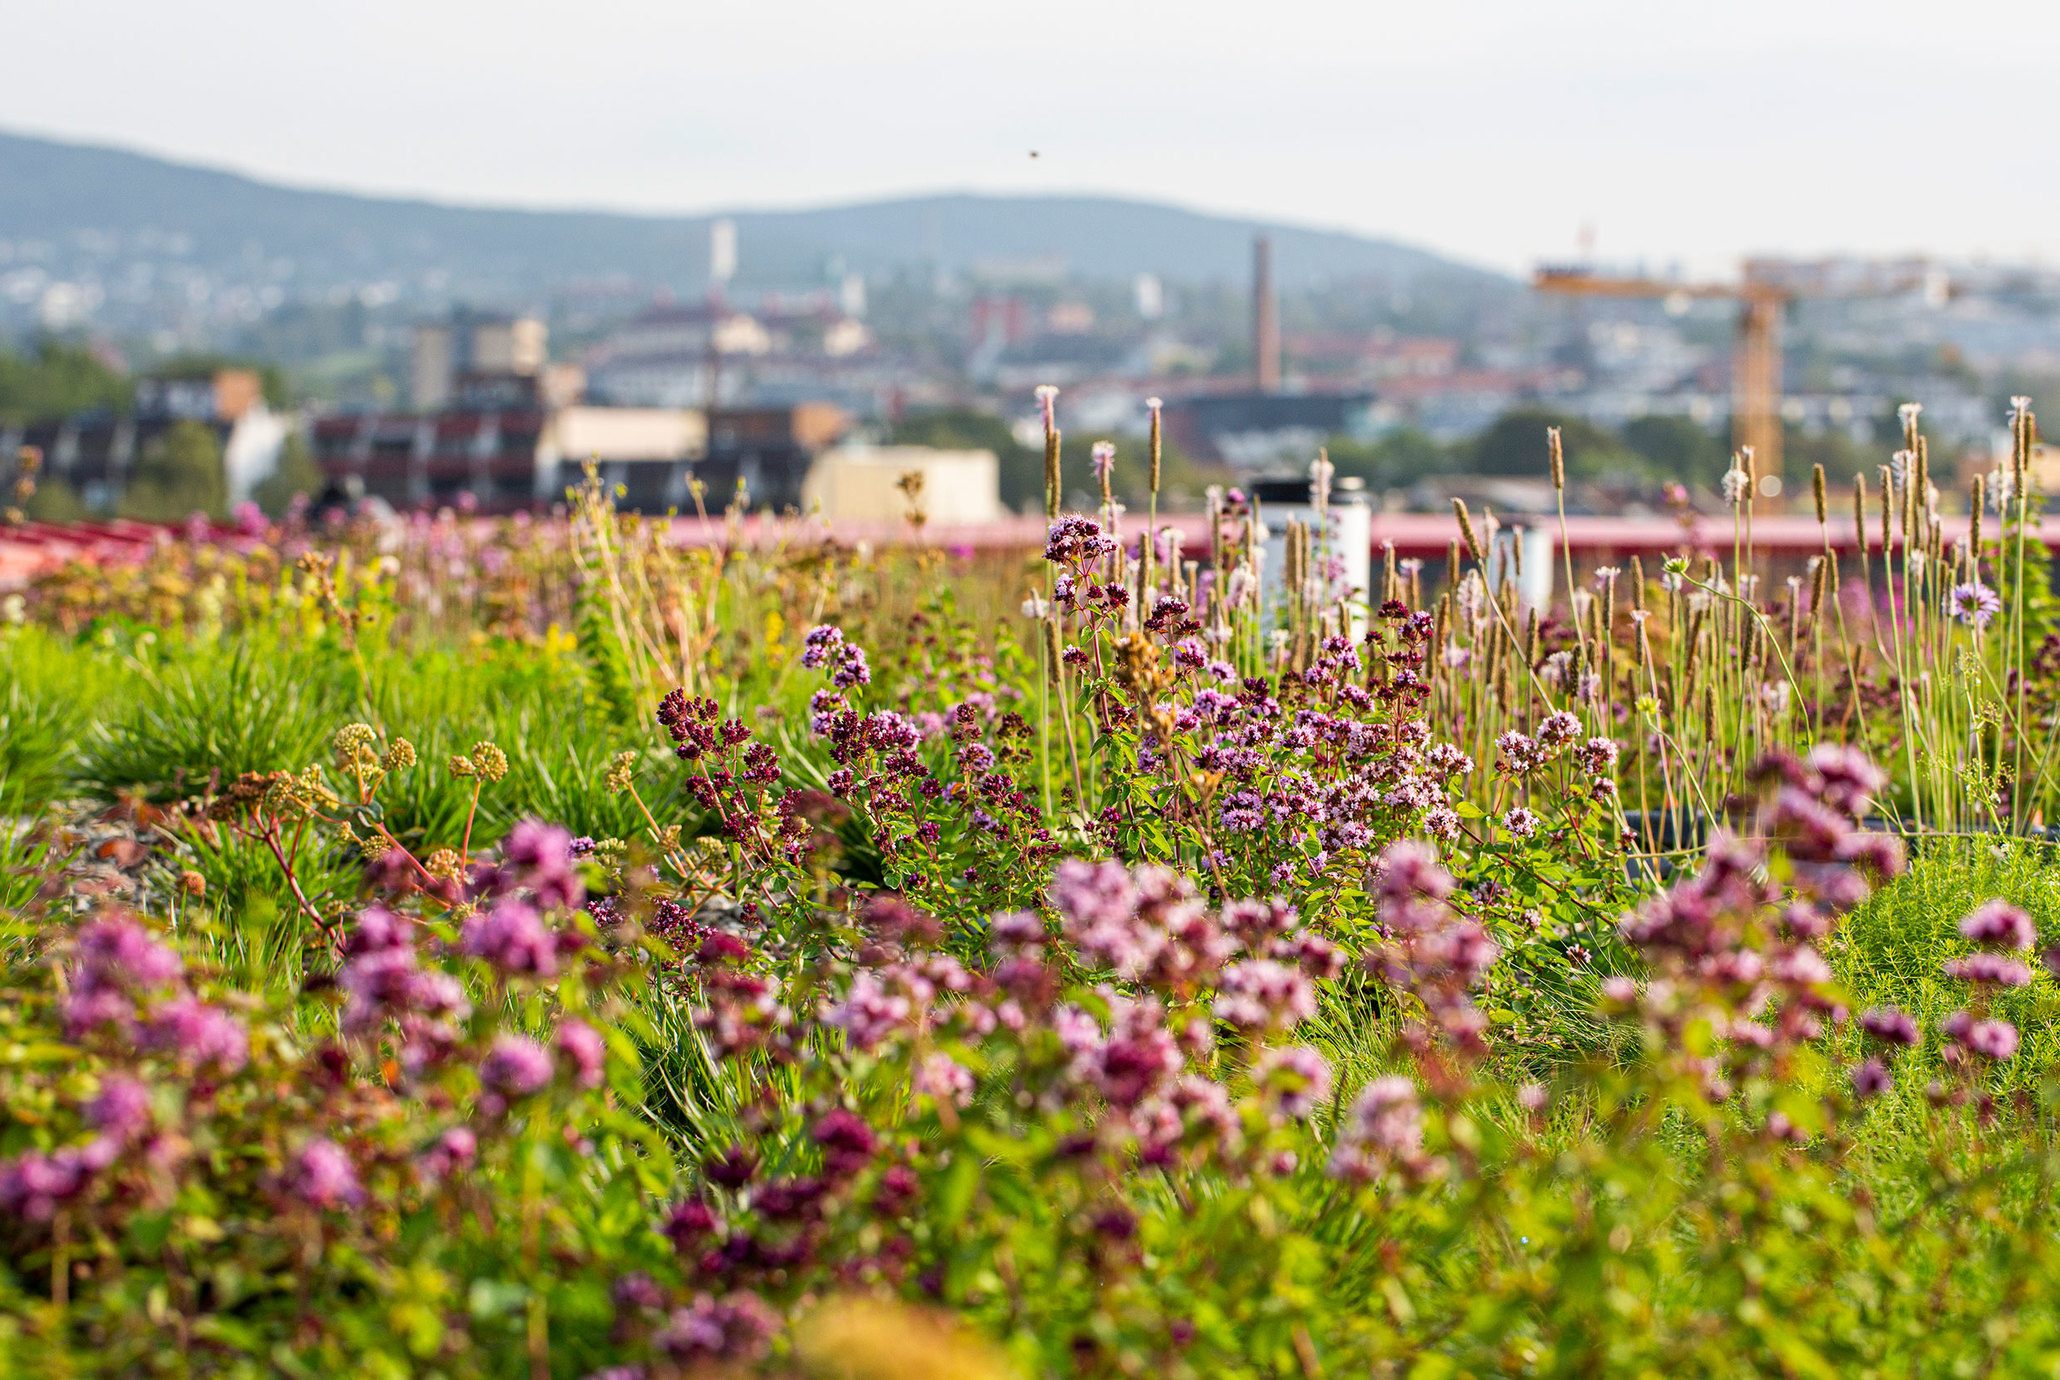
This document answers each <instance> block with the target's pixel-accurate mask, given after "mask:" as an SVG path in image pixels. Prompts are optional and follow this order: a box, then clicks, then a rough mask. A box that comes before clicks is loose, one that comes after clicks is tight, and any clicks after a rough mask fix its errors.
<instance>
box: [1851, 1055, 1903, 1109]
mask: <svg viewBox="0 0 2060 1380" xmlns="http://www.w3.org/2000/svg"><path fill="white" fill-rule="evenodd" d="M1893 1082H1894V1080H1893V1079H1891V1078H1890V1077H1889V1075H1888V1065H1886V1064H1884V1063H1882V1062H1881V1061H1880V1060H1879V1059H1868V1060H1865V1061H1863V1062H1862V1063H1860V1064H1858V1065H1856V1066H1854V1068H1853V1095H1854V1096H1855V1097H1858V1098H1859V1099H1861V1100H1862V1101H1865V1100H1866V1099H1868V1098H1871V1097H1879V1096H1880V1095H1881V1094H1882V1093H1885V1092H1887V1091H1888V1089H1889V1086H1890V1085H1891V1084H1892V1083H1893Z"/></svg>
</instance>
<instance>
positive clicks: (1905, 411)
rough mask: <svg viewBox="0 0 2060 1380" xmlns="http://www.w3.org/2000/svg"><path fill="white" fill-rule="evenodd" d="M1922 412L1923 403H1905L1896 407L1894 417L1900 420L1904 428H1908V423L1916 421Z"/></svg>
mask: <svg viewBox="0 0 2060 1380" xmlns="http://www.w3.org/2000/svg"><path fill="white" fill-rule="evenodd" d="M1923 411H1924V404H1923V403H1914V402H1906V403H1904V404H1903V405H1902V406H1901V407H1898V408H1897V409H1896V410H1895V414H1896V416H1898V417H1900V418H1902V420H1903V425H1904V426H1908V425H1909V424H1910V423H1912V422H1914V421H1916V420H1917V418H1918V416H1919V415H1921V414H1922V413H1923Z"/></svg>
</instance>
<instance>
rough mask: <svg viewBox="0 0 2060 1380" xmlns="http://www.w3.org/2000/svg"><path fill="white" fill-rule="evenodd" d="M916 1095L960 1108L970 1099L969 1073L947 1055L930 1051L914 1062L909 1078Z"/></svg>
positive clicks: (971, 1081) (970, 1073)
mask: <svg viewBox="0 0 2060 1380" xmlns="http://www.w3.org/2000/svg"><path fill="white" fill-rule="evenodd" d="M910 1086H911V1087H913V1088H914V1090H915V1093H916V1095H917V1096H918V1097H928V1098H930V1099H932V1100H934V1101H936V1102H938V1103H939V1104H944V1103H949V1104H951V1105H953V1106H957V1107H963V1106H965V1105H966V1104H967V1103H968V1102H971V1101H972V1100H973V1087H974V1084H973V1073H972V1070H970V1069H968V1068H967V1067H966V1066H965V1065H964V1064H961V1063H960V1062H959V1061H958V1060H956V1059H954V1058H952V1057H951V1056H950V1055H949V1054H931V1055H927V1056H925V1057H924V1059H923V1060H922V1062H921V1063H919V1064H917V1065H916V1068H915V1075H914V1077H913V1079H912V1080H911V1084H910Z"/></svg>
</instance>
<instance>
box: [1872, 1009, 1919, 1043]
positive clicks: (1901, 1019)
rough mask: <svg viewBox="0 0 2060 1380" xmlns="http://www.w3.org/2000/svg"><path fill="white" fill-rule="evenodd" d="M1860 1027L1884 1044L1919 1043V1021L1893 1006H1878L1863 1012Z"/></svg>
mask: <svg viewBox="0 0 2060 1380" xmlns="http://www.w3.org/2000/svg"><path fill="white" fill-rule="evenodd" d="M1860 1029H1862V1030H1864V1031H1866V1032H1867V1033H1868V1034H1869V1035H1871V1036H1873V1037H1874V1038H1875V1039H1877V1040H1879V1041H1881V1042H1882V1043H1883V1044H1889V1045H1903V1046H1905V1047H1907V1046H1910V1045H1914V1044H1916V1043H1917V1037H1918V1030H1917V1022H1915V1021H1913V1020H1911V1019H1910V1018H1909V1016H1908V1015H1906V1014H1904V1013H1903V1012H1901V1011H1898V1010H1897V1009H1896V1008H1895V1007H1893V1006H1877V1007H1875V1008H1874V1009H1873V1010H1871V1011H1868V1012H1866V1013H1865V1014H1863V1015H1862V1016H1861V1017H1860Z"/></svg>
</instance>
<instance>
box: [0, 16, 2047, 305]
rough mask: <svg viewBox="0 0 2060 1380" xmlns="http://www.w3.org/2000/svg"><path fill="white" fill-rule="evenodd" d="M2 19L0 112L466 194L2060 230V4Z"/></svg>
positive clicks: (1404, 223)
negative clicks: (1104, 195) (1103, 202)
mask: <svg viewBox="0 0 2060 1380" xmlns="http://www.w3.org/2000/svg"><path fill="white" fill-rule="evenodd" d="M5 31H6V36H7V47H8V50H9V51H10V53H11V54H12V55H13V59H14V60H12V61H10V62H9V63H8V64H7V76H6V80H5V81H0V126H6V127H10V128H14V129H20V130H27V131H32V132H37V133H45V134H52V135H59V136H64V137H71V138H79V139H92V140H104V141H111V142H118V143H122V144H127V145H133V146H136V147H140V148H143V149H146V150H149V151H153V152H158V153H164V154H169V155H175V156H178V157H182V158H188V159H193V160H198V161H205V162H208V163H214V164H219V165H225V166H229V167H233V168H236V169H239V170H242V171H246V172H250V173H254V174H259V175H263V176H267V177H275V178H284V179H290V180H293V181H298V182H303V183H309V184H322V185H334V186H342V187H349V188H354V189H362V190H372V191H391V192H408V193H425V194H430V195H434V196H438V197H443V198H448V199H453V200H466V201H495V202H514V203H523V204H534V205H546V204H548V205H589V206H610V207H622V208H636V209H652V210H703V209H710V208H715V207H722V206H734V205H745V204H755V205H793V204H805V203H812V202H818V201H823V200H829V199H854V198H863V197H871V196H878V195H882V194H888V193H898V192H910V191H922V190H936V189H946V188H969V189H984V190H997V191H1032V190H1048V191H1106V192H1117V193H1128V194H1135V195H1140V196H1149V197H1156V198H1164V199H1169V200H1175V201H1179V202H1182V203H1186V204H1190V205H1194V206H1198V207H1203V208H1207V209H1212V210H1222V211H1229V212H1235V213H1242V214H1252V215H1265V216H1271V217H1278V218H1282V219H1292V220H1297V221H1304V222H1310V223H1315V224H1320V225H1333V226H1341V227H1347V228H1351V229H1356V230H1361V231H1367V232H1371V233H1376V234H1382V235H1389V236H1394V237H1397V238H1401V239H1405V240H1410V241H1414V242H1417V243H1420V244H1423V245H1425V246H1428V247H1432V248H1436V249H1441V250H1444V251H1446V252H1448V253H1452V254H1456V255H1460V256H1462V257H1466V258H1470V259H1474V260H1476V261H1481V262H1486V263H1491V264H1496V265H1499V266H1502V267H1505V268H1511V269H1521V268H1524V267H1526V266H1527V265H1528V264H1530V263H1531V262H1532V261H1533V260H1534V259H1536V258H1538V257H1541V256H1544V257H1551V256H1555V255H1556V256H1565V255H1567V254H1569V253H1570V252H1571V251H1572V250H1573V248H1574V246H1575V245H1576V243H1577V237H1578V236H1579V233H1580V230H1581V227H1582V226H1583V225H1584V224H1592V225H1593V226H1594V228H1595V232H1596V244H1597V249H1598V251H1599V252H1600V253H1601V254H1602V255H1603V256H1604V257H1605V258H1614V259H1631V258H1643V259H1645V260H1647V261H1648V262H1652V263H1656V264H1657V263H1667V262H1672V261H1677V260H1678V261H1685V262H1688V263H1690V264H1694V265H1696V266H1699V267H1705V268H1710V269H1719V268H1722V267H1724V266H1726V265H1728V263H1729V262H1730V261H1731V260H1732V259H1733V258H1734V257H1735V256H1736V255H1738V254H1739V253H1741V252H1745V251H1750V250H1761V249H1775V250H1781V251H1788V252H1803V251H1817V250H1834V249H1838V250H1858V251H1903V250H1926V251H1931V252H1938V253H1948V254H1974V253H1986V254H1989V255H1992V256H1999V257H2013V258H2024V257H2036V256H2039V255H2040V254H2041V252H2042V250H2043V248H2044V246H2046V245H2048V244H2049V243H2052V242H2053V241H2055V239H2056V238H2060V181H2056V179H2055V178H2054V176H2053V175H2052V173H2051V171H2050V168H2051V164H2049V163H2048V162H2047V160H2048V159H2049V158H2050V157H2051V156H2052V154H2053V151H2054V146H2055V140H2054V132H2055V130H2056V128H2060V84H2056V82H2055V77H2056V76H2060V5H2054V4H2041V5H2031V4H2020V3H2010V4H2006V3H1998V2H1997V0H1930V3H1925V4H1922V5H1917V4H1903V3H1882V2H1881V0H1874V2H1873V3H1850V4H1831V3H1824V2H1823V0H1725V2H1724V3H1696V4H1684V3H1678V0H1570V3H1560V4H1553V3H1540V2H1539V0H1490V2H1488V3H1473V4H1465V3H1453V2H1452V0H1443V2H1442V3H1441V2H1440V0H1416V2H1415V3H1409V4H1394V3H1389V2H1388V0H1376V2H1374V3H1354V4H1315V3H1303V2H1302V0H1247V2H1246V3H1239V4H1223V3H1216V2H1215V0H1190V3H1187V4H1182V5H1172V4H1151V5H1145V4H1139V3H1131V2H1130V0H1097V2H1096V3H1076V0H1046V2H1045V3H1041V4H1038V5H1035V6H1014V5H1001V4H995V3H990V2H987V0H955V2H954V3H927V0H924V2H920V3H919V2H917V0H875V3H871V4H855V3H848V2H847V3H837V4H825V3H813V2H810V3H778V2H777V0H729V2H728V3H720V4H711V3H706V0H671V3H652V2H651V0H558V2H557V3H536V2H535V0H413V2H412V3H401V2H400V0H356V2H355V3H351V4H335V3H329V2H328V0H202V2H197V3H196V2H191V0H189V2H187V3H181V2H180V0H169V2H166V0H159V2H158V3H149V2H148V0H124V2H123V3H109V2H108V0H57V2H56V3H47V4H40V5H30V4H26V3H22V4H15V5H12V6H10V7H8V11H7V15H6V20H5ZM1032 149H1036V150H1037V151H1038V153H1039V157H1037V158H1036V159H1034V160H1033V159H1032V158H1031V157H1030V156H1029V152H1030V150H1032ZM33 194H34V188H23V187H14V188H6V189H0V195H10V196H13V195H33ZM2047 257H2049V258H2050V257H2052V255H2050V254H2047Z"/></svg>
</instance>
